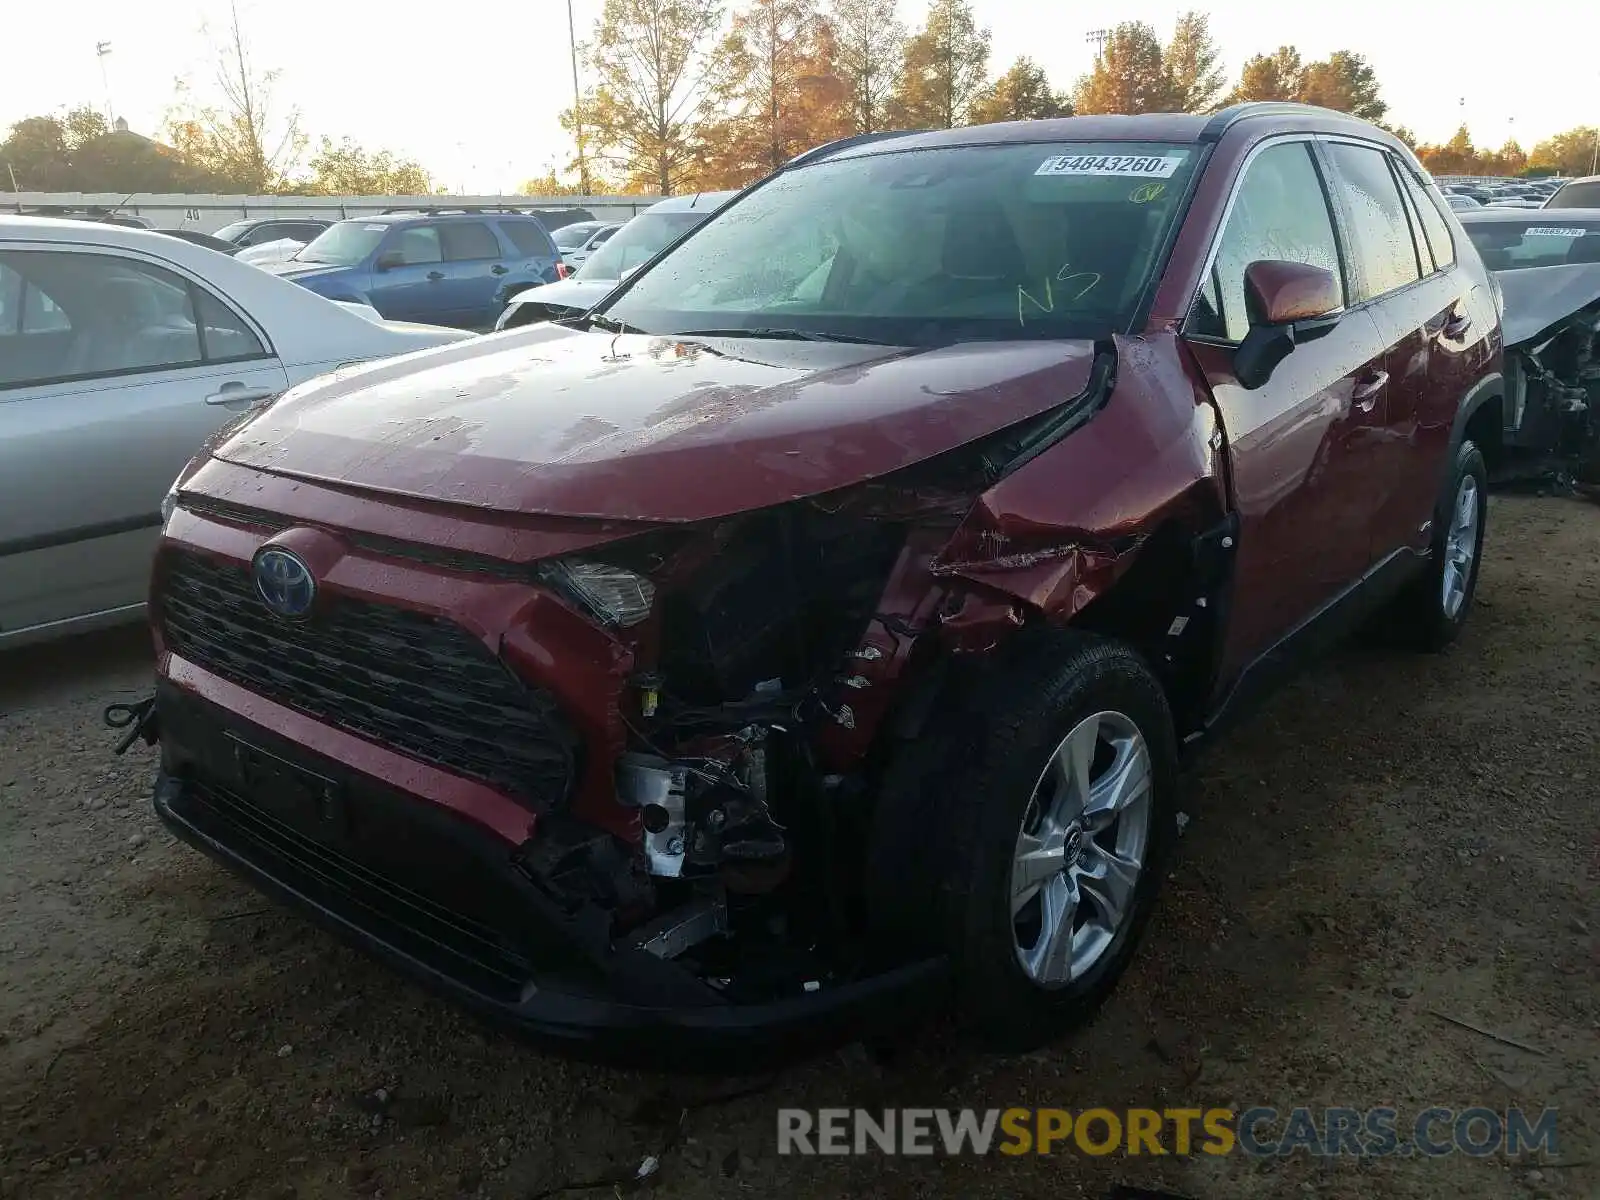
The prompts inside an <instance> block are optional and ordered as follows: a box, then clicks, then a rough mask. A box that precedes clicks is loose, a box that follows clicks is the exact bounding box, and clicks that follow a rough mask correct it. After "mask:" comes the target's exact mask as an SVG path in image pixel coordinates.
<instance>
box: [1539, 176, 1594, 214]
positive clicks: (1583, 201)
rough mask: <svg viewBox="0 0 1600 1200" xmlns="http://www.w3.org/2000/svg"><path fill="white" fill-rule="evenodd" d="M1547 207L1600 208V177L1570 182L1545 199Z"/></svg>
mask: <svg viewBox="0 0 1600 1200" xmlns="http://www.w3.org/2000/svg"><path fill="white" fill-rule="evenodd" d="M1544 206H1545V207H1546V208H1600V179H1596V180H1594V181H1592V182H1591V181H1588V180H1585V181H1584V182H1583V183H1569V184H1567V185H1566V186H1565V187H1563V188H1562V189H1561V190H1560V191H1559V192H1557V193H1556V194H1555V195H1554V196H1551V197H1550V199H1548V200H1546V201H1545V204H1544Z"/></svg>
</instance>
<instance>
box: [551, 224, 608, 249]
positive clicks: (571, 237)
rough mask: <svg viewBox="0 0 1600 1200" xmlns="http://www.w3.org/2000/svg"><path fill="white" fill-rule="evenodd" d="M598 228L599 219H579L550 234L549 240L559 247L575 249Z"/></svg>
mask: <svg viewBox="0 0 1600 1200" xmlns="http://www.w3.org/2000/svg"><path fill="white" fill-rule="evenodd" d="M599 228H600V222H599V221H579V222H578V223H577V224H576V225H563V226H562V227H561V228H560V229H558V230H556V231H555V232H554V233H552V234H551V235H550V240H551V241H552V242H554V243H555V244H556V246H557V247H558V248H559V249H562V250H576V249H577V248H578V247H579V246H581V245H583V244H584V243H585V242H587V241H588V240H589V239H590V238H592V237H593V236H594V232H595V230H597V229H599Z"/></svg>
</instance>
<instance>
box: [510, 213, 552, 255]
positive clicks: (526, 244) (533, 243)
mask: <svg viewBox="0 0 1600 1200" xmlns="http://www.w3.org/2000/svg"><path fill="white" fill-rule="evenodd" d="M500 232H501V233H503V234H505V235H506V237H508V238H510V239H511V244H512V245H513V246H515V247H516V248H517V253H518V254H522V255H525V256H527V257H528V258H538V257H541V256H544V257H553V256H554V255H555V247H554V246H553V245H552V244H551V242H550V235H549V234H548V233H546V232H545V231H544V226H543V225H540V224H539V223H538V222H537V221H501V222H500Z"/></svg>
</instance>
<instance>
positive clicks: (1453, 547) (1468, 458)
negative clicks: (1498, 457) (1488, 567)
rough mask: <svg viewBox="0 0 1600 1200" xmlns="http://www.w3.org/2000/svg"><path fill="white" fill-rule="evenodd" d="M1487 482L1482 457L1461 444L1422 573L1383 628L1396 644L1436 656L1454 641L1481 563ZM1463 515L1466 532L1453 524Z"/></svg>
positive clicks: (1437, 511) (1392, 609) (1473, 447)
mask: <svg viewBox="0 0 1600 1200" xmlns="http://www.w3.org/2000/svg"><path fill="white" fill-rule="evenodd" d="M1488 482H1489V473H1488V469H1487V468H1486V467H1485V466H1484V462H1483V455H1482V453H1481V452H1480V451H1479V450H1478V447H1477V446H1476V445H1475V444H1474V443H1473V442H1471V441H1470V440H1467V441H1463V442H1462V443H1461V445H1460V446H1459V447H1458V448H1457V450H1456V453H1455V458H1454V460H1453V461H1452V463H1451V469H1450V474H1449V478H1448V482H1447V483H1446V485H1445V488H1444V490H1443V491H1442V492H1441V493H1440V496H1439V504H1438V506H1437V508H1436V509H1435V510H1434V514H1433V541H1432V543H1431V545H1430V547H1429V556H1428V566H1427V569H1426V570H1425V571H1423V573H1422V574H1421V575H1419V576H1418V577H1417V579H1416V580H1414V581H1413V582H1412V583H1410V584H1408V585H1407V586H1406V588H1405V590H1403V591H1402V592H1401V593H1400V594H1399V595H1398V596H1396V597H1395V598H1394V600H1393V601H1392V602H1391V604H1390V607H1389V611H1388V614H1387V619H1386V620H1385V622H1384V626H1385V630H1386V632H1387V633H1388V634H1389V635H1390V637H1391V639H1392V640H1393V641H1394V642H1396V643H1397V644H1399V645H1401V646H1403V647H1405V648H1407V649H1412V650H1421V651H1425V652H1437V651H1440V650H1443V649H1444V648H1445V647H1446V646H1448V645H1450V643H1451V642H1453V641H1455V640H1456V638H1457V637H1458V636H1459V635H1460V633H1461V627H1462V625H1464V624H1465V623H1466V619H1467V614H1468V613H1469V612H1470V611H1471V610H1472V598H1473V596H1474V595H1475V594H1476V592H1477V590H1478V567H1479V564H1480V563H1481V562H1482V561H1483V533H1484V527H1485V526H1486V525H1487V523H1488V513H1489V494H1488ZM1469 493H1470V495H1469ZM1462 506H1466V507H1462ZM1468 510H1470V513H1471V518H1472V524H1471V529H1470V531H1467V530H1463V529H1462V528H1461V526H1460V522H1459V521H1458V519H1457V514H1458V512H1460V513H1465V512H1467V511H1468ZM1469 547H1470V555H1467V554H1466V551H1467V549H1468V548H1469ZM1447 580H1448V581H1449V583H1450V586H1449V589H1448V592H1447V588H1446V583H1447Z"/></svg>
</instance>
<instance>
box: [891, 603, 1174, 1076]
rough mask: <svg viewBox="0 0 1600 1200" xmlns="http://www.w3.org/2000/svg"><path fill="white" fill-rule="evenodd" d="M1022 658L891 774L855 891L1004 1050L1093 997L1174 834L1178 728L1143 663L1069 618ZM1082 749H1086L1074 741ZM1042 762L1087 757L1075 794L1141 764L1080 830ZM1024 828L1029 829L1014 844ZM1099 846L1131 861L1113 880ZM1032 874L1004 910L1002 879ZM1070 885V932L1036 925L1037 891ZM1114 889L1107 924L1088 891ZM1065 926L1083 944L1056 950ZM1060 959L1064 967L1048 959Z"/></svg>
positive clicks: (1072, 1020)
mask: <svg viewBox="0 0 1600 1200" xmlns="http://www.w3.org/2000/svg"><path fill="white" fill-rule="evenodd" d="M1025 655H1026V656H1025V657H1022V656H1018V657H1017V658H1015V659H1013V660H1012V662H1011V663H1010V665H1008V666H1004V667H1002V668H1000V669H999V670H998V671H996V673H995V674H994V676H993V677H992V678H991V679H989V680H988V681H987V683H986V685H985V686H983V687H982V688H980V689H977V690H976V691H975V692H974V693H969V694H967V695H966V697H965V699H964V702H963V704H962V705H961V712H960V713H959V714H953V713H947V716H953V717H954V718H955V719H953V720H946V721H944V722H943V730H942V732H944V733H946V734H949V735H954V736H949V737H947V738H946V739H945V740H944V741H943V745H944V747H945V752H944V753H943V754H942V755H940V756H938V759H937V765H934V763H935V760H934V759H932V758H930V757H929V756H926V755H924V756H922V759H921V762H922V766H921V767H920V768H918V769H915V770H913V771H911V772H910V773H909V777H910V779H911V780H912V781H913V782H912V785H911V786H909V787H906V786H899V787H897V786H896V785H894V784H892V783H891V785H890V786H889V788H888V789H887V793H886V796H885V803H882V804H881V805H880V809H879V813H878V818H879V819H878V821H877V822H876V826H875V830H874V837H873V852H872V855H871V858H870V859H869V888H868V903H869V909H870V910H871V914H872V917H873V918H874V924H875V925H876V927H877V930H878V931H879V934H880V936H884V935H888V936H897V939H898V943H899V946H900V948H901V950H902V952H903V951H904V950H905V948H906V947H907V945H912V944H914V945H916V946H917V948H918V949H919V950H920V951H922V952H929V951H935V952H940V953H943V954H945V955H947V956H948V957H949V958H950V960H951V962H952V965H953V968H954V981H955V1000H956V1007H957V1011H958V1016H959V1017H960V1019H961V1023H962V1025H963V1026H964V1027H965V1028H966V1030H967V1031H968V1032H969V1033H970V1034H971V1035H973V1036H974V1037H975V1039H976V1040H977V1041H978V1042H979V1043H981V1044H982V1045H983V1046H985V1047H986V1048H989V1049H993V1050H999V1051H1004V1052H1022V1051H1026V1050H1030V1049H1033V1048H1035V1047H1037V1046H1039V1045H1040V1044H1042V1043H1044V1042H1046V1041H1049V1040H1050V1039H1052V1038H1054V1037H1057V1036H1059V1035H1060V1034H1062V1033H1064V1032H1066V1031H1067V1030H1068V1029H1070V1028H1072V1027H1074V1026H1076V1025H1078V1024H1080V1023H1082V1022H1083V1021H1085V1020H1087V1019H1088V1018H1089V1017H1090V1016H1092V1015H1093V1014H1094V1012H1095V1011H1096V1010H1097V1009H1098V1008H1099V1006H1100V1005H1101V1004H1102V1003H1103V1002H1104V1001H1105V999H1106V997H1107V996H1108V995H1109V994H1110V992H1111V990H1112V988H1113V987H1114V986H1115V984H1116V982H1117V979H1118V978H1119V977H1120V976H1121V974H1122V972H1123V970H1124V969H1125V968H1126V967H1127V965H1128V962H1129V960H1130V959H1131V957H1132V955H1133V952H1134V949H1135V947H1136V945H1137V944H1138V941H1139V937H1140V934H1141V933H1142V931H1143V928H1144V925H1145V922H1146V920H1147V919H1148V917H1149V914H1150V910H1151V908H1152V906H1153V905H1154V902H1155V898H1156V893H1157V891H1158V890H1159V887H1160V883H1161V880H1162V878H1163V877H1164V875H1165V873H1166V866H1167V861H1168V859H1169V857H1170V855H1171V851H1172V847H1173V844H1174V842H1175V840H1176V837H1177V793H1178V758H1177V744H1176V737H1175V735H1174V733H1173V728H1172V716H1171V713H1170V711H1169V710H1168V707H1167V700H1166V696H1165V694H1164V692H1163V691H1162V688H1161V685H1160V683H1159V682H1158V681H1157V680H1156V678H1155V676H1154V675H1153V674H1152V673H1151V671H1150V669H1149V668H1148V667H1147V666H1146V665H1145V663H1144V661H1143V660H1142V659H1141V658H1140V657H1139V656H1138V655H1137V654H1135V653H1134V652H1133V651H1132V650H1131V649H1129V648H1128V647H1127V646H1125V645H1123V644H1121V643H1118V642H1115V641H1111V640H1108V639H1105V638H1101V637H1097V636H1094V635H1090V634H1084V633H1079V632H1076V631H1066V632H1052V633H1049V634H1045V635H1042V636H1040V637H1039V638H1037V639H1032V638H1030V639H1029V644H1027V646H1026V647H1025ZM1086 731H1089V732H1086ZM1068 743H1070V745H1069V744H1068ZM1063 747H1066V753H1065V756H1064V758H1063V759H1061V760H1057V758H1056V755H1057V751H1058V750H1061V749H1062V748H1063ZM1086 749H1093V750H1094V755H1093V757H1092V759H1091V758H1090V757H1089V756H1088V755H1085V754H1078V755H1073V754H1072V753H1071V751H1082V750H1086ZM1057 761H1074V762H1077V763H1087V764H1088V768H1089V770H1088V778H1089V779H1090V782H1091V788H1090V795H1091V796H1094V797H1098V798H1100V799H1105V798H1107V797H1109V796H1110V795H1112V794H1113V792H1114V791H1115V789H1114V788H1113V786H1112V785H1111V784H1110V783H1108V782H1107V781H1108V780H1110V779H1112V778H1113V776H1116V777H1118V778H1121V779H1123V780H1124V782H1129V781H1131V780H1133V779H1134V778H1135V776H1136V773H1137V771H1138V769H1139V763H1140V762H1143V763H1144V765H1145V768H1146V775H1145V779H1146V782H1147V786H1146V787H1145V789H1144V790H1143V791H1142V793H1140V792H1139V789H1137V788H1134V787H1130V788H1128V789H1127V792H1126V796H1127V798H1128V799H1129V800H1130V803H1129V804H1128V805H1127V806H1126V808H1124V809H1123V810H1122V816H1121V817H1119V818H1118V819H1117V820H1116V822H1115V823H1114V824H1112V825H1111V826H1110V827H1109V828H1099V827H1100V826H1102V825H1104V824H1105V818H1104V816H1100V817H1096V818H1094V819H1093V820H1091V821H1089V822H1088V827H1087V828H1086V827H1085V826H1084V825H1083V824H1082V823H1074V822H1071V821H1069V820H1068V819H1067V818H1069V817H1070V816H1071V815H1072V811H1073V810H1074V809H1075V807H1076V797H1077V796H1078V795H1079V793H1080V787H1074V786H1071V785H1068V786H1066V787H1064V788H1063V787H1060V786H1058V780H1059V779H1060V778H1061V777H1060V776H1059V775H1056V774H1055V773H1054V772H1053V771H1052V770H1051V769H1050V768H1051V767H1052V765H1053V764H1054V763H1055V762H1057ZM1119 772H1122V774H1120V775H1119V774H1118V773H1119ZM1047 777H1048V778H1047ZM902 782H903V781H902ZM1052 813H1053V814H1054V815H1052ZM1052 822H1053V823H1052ZM1123 830H1128V831H1129V832H1128V833H1123V832H1122V831H1123ZM1136 830H1142V838H1141V837H1139V836H1136V834H1135V832H1134V831H1136ZM1024 836H1026V837H1028V838H1031V839H1033V840H1032V841H1030V842H1028V843H1026V846H1025V844H1024V841H1023V839H1024ZM1108 848H1109V849H1112V850H1115V851H1118V852H1120V854H1121V855H1122V858H1123V861H1124V862H1129V861H1136V862H1137V863H1138V869H1137V870H1136V871H1134V872H1133V873H1132V874H1131V877H1128V878H1126V879H1125V880H1124V884H1125V886H1123V887H1121V888H1115V889H1113V888H1111V887H1109V886H1108V885H1109V884H1110V883H1112V882H1115V880H1116V879H1117V878H1122V877H1123V873H1122V872H1119V873H1118V874H1117V875H1116V876H1115V877H1113V876H1112V875H1111V874H1110V868H1111V867H1112V864H1113V861H1114V860H1113V859H1112V858H1111V857H1110V856H1109V855H1108V854H1107V849H1108ZM1024 849H1029V850H1031V852H1032V853H1031V857H1030V858H1029V859H1028V860H1027V863H1026V864H1025V865H1026V866H1033V865H1037V866H1038V867H1039V870H1038V871H1035V872H1033V873H1031V874H1029V873H1027V872H1026V871H1025V870H1024V867H1022V866H1019V865H1018V864H1019V854H1020V853H1021V852H1022V851H1023V850H1024ZM1058 863H1059V864H1060V867H1061V869H1060V870H1056V869H1055V868H1056V865H1057V864H1058ZM1035 878H1037V879H1038V880H1039V882H1038V883H1037V884H1036V885H1035V884H1032V883H1028V886H1024V887H1022V889H1021V891H1020V892H1018V893H1017V899H1019V900H1020V905H1019V906H1018V907H1016V908H1015V910H1014V908H1013V891H1014V885H1018V883H1019V880H1020V881H1024V882H1026V881H1031V880H1033V879H1035ZM1074 893H1076V895H1077V897H1078V903H1077V908H1078V910H1079V912H1080V916H1079V917H1078V920H1079V921H1081V922H1082V924H1081V926H1080V927H1079V932H1078V933H1076V934H1075V935H1074V938H1073V940H1072V941H1071V942H1069V941H1064V940H1063V939H1062V938H1060V937H1058V938H1054V939H1051V938H1049V937H1047V936H1046V932H1045V920H1044V919H1045V916H1046V914H1047V912H1049V911H1051V908H1049V907H1047V906H1052V907H1053V906H1054V905H1056V904H1058V903H1061V902H1063V901H1065V900H1068V899H1070V898H1071V897H1072V896H1073V894H1074ZM1113 894H1116V895H1118V896H1120V897H1121V899H1122V901H1123V902H1122V904H1121V906H1120V909H1121V916H1120V919H1118V920H1117V921H1115V922H1112V921H1109V920H1106V919H1105V918H1106V914H1107V911H1108V910H1107V908H1106V906H1105V905H1104V903H1103V902H1102V901H1101V900H1100V899H1097V897H1101V896H1109V895H1113ZM1080 938H1081V942H1082V951H1081V958H1077V957H1074V956H1071V955H1068V954H1067V953H1066V951H1067V949H1068V947H1069V945H1072V944H1074V943H1076V941H1077V940H1078V939H1080ZM1051 950H1057V951H1060V952H1059V953H1056V954H1054V955H1052V954H1050V953H1049V951H1051ZM1063 963H1067V964H1068V965H1070V966H1071V967H1072V968H1075V969H1073V970H1070V971H1069V972H1068V973H1067V974H1065V975H1064V976H1063V975H1062V974H1061V972H1060V971H1059V970H1055V969H1053V968H1060V967H1061V966H1062V965H1063Z"/></svg>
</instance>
